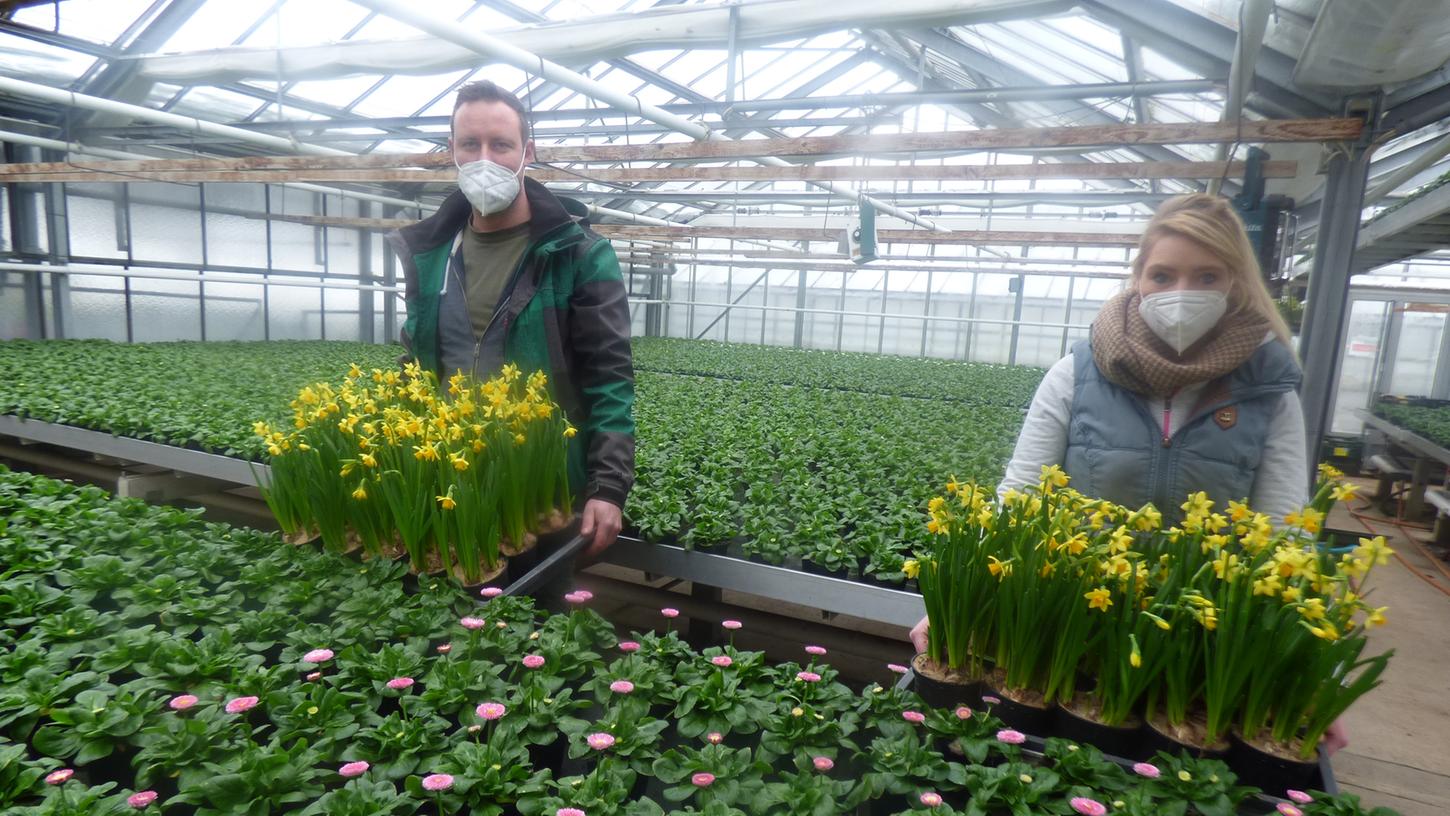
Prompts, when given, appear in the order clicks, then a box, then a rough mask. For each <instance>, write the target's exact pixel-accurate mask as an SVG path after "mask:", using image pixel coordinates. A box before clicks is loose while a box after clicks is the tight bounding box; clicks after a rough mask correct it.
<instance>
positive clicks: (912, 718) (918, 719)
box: [901, 711, 926, 725]
mask: <svg viewBox="0 0 1450 816" xmlns="http://www.w3.org/2000/svg"><path fill="white" fill-rule="evenodd" d="M901 719H903V720H906V721H907V722H909V723H916V724H918V725H920V724H921V723H924V722H926V715H925V714H923V713H921V712H920V711H903V712H901Z"/></svg>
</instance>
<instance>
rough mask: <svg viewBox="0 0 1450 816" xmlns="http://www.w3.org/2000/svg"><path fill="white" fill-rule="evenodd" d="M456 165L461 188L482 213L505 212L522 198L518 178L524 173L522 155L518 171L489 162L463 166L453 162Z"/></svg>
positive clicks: (456, 161)
mask: <svg viewBox="0 0 1450 816" xmlns="http://www.w3.org/2000/svg"><path fill="white" fill-rule="evenodd" d="M453 164H454V166H455V167H457V168H458V189H460V190H462V191H463V195H464V196H465V197H467V198H468V203H470V204H472V205H473V208H474V209H475V210H478V212H479V213H480V214H482V215H493V214H495V213H500V212H503V211H504V210H506V209H508V208H509V205H510V204H512V203H514V199H516V198H518V197H519V176H520V175H521V174H522V173H523V172H524V157H523V156H520V157H519V167H518V169H517V170H510V169H508V168H507V167H504V166H503V165H501V164H498V163H496V162H491V161H489V160H488V159H479V160H478V161H471V162H469V163H467V164H462V165H460V164H458V160H457V159H454V160H453Z"/></svg>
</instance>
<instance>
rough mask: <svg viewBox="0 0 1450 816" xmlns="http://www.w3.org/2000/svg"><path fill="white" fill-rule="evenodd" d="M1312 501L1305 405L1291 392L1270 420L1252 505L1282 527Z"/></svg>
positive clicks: (1286, 395)
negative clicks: (1287, 518)
mask: <svg viewBox="0 0 1450 816" xmlns="http://www.w3.org/2000/svg"><path fill="white" fill-rule="evenodd" d="M1308 503H1309V450H1308V443H1307V442H1306V441H1305V431H1304V407H1303V405H1302V404H1301V403H1300V401H1299V395H1298V394H1297V393H1296V392H1294V391H1288V392H1286V393H1285V394H1284V396H1283V397H1282V398H1281V399H1280V400H1279V404H1278V405H1277V406H1276V407H1275V409H1274V417H1273V419H1271V420H1269V434H1268V437H1267V438H1266V439H1265V440H1264V452H1263V454H1262V456H1261V457H1260V458H1259V470H1258V472H1257V473H1255V474H1254V492H1253V496H1252V497H1251V499H1250V501H1249V506H1250V507H1253V508H1254V509H1255V510H1257V511H1259V512H1260V513H1264V514H1266V515H1268V516H1269V518H1270V519H1272V520H1273V524H1274V526H1275V527H1282V526H1283V524H1284V517H1285V516H1287V515H1289V514H1290V513H1297V512H1299V511H1300V510H1302V509H1303V508H1304V505H1306V504H1308Z"/></svg>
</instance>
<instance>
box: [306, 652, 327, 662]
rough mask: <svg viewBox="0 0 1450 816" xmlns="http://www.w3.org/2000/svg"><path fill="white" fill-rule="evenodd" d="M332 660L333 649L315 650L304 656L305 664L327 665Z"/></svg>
mask: <svg viewBox="0 0 1450 816" xmlns="http://www.w3.org/2000/svg"><path fill="white" fill-rule="evenodd" d="M331 659H332V650H331V649H313V650H312V651H310V652H308V653H307V654H305V655H303V656H302V662H303V663H326V662H327V661H329V660H331Z"/></svg>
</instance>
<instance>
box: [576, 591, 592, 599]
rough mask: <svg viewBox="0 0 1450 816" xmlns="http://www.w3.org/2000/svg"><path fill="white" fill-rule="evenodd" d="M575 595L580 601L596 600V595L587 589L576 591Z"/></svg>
mask: <svg viewBox="0 0 1450 816" xmlns="http://www.w3.org/2000/svg"><path fill="white" fill-rule="evenodd" d="M574 594H575V595H577V596H578V597H579V599H580V600H583V601H592V600H594V593H593V592H590V591H589V590H587V589H576V590H574Z"/></svg>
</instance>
